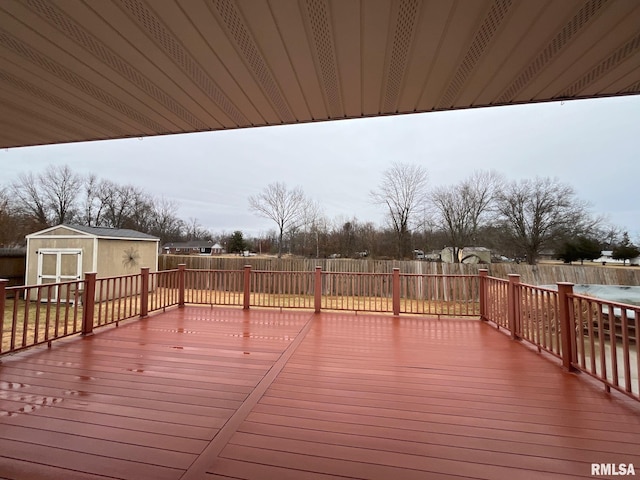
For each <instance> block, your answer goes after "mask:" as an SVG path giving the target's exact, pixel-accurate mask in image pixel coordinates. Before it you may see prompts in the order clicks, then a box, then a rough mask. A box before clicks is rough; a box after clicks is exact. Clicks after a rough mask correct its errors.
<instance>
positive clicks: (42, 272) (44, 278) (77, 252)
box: [37, 248, 82, 300]
mask: <svg viewBox="0 0 640 480" xmlns="http://www.w3.org/2000/svg"><path fill="white" fill-rule="evenodd" d="M37 254H38V285H46V284H50V283H61V282H71V281H75V280H80V278H82V250H81V249H79V248H41V249H40V250H38V252H37ZM65 291H66V290H65ZM58 293H59V292H58V287H55V288H54V290H53V291H52V292H51V300H57V299H58ZM63 296H64V295H63Z"/></svg>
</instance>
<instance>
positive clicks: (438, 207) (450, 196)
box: [431, 171, 502, 262]
mask: <svg viewBox="0 0 640 480" xmlns="http://www.w3.org/2000/svg"><path fill="white" fill-rule="evenodd" d="M501 182H502V179H501V178H500V176H499V175H498V174H497V173H495V172H482V171H477V172H474V173H473V174H472V175H471V176H470V177H469V178H467V179H465V180H463V181H461V182H460V183H458V184H456V185H452V186H449V187H438V188H436V189H435V190H434V191H433V192H432V194H431V201H432V203H433V206H434V208H435V211H436V220H437V223H438V226H439V227H440V228H441V229H442V230H444V231H445V232H447V236H448V237H449V242H451V247H452V248H453V258H454V261H456V262H457V261H458V252H459V251H460V249H461V248H463V247H465V246H471V245H472V244H475V243H476V242H477V235H478V229H479V227H480V224H481V222H482V221H483V219H484V218H485V217H486V216H487V215H488V214H489V212H490V211H491V206H492V203H493V201H494V199H495V195H496V192H497V189H498V187H499V186H500V185H501ZM475 246H477V245H475Z"/></svg>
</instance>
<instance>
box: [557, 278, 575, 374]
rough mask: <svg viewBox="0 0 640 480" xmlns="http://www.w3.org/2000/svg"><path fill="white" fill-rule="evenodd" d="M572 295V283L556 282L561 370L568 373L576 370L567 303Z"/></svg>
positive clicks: (570, 320)
mask: <svg viewBox="0 0 640 480" xmlns="http://www.w3.org/2000/svg"><path fill="white" fill-rule="evenodd" d="M571 294H573V283H570V282H558V314H559V315H560V335H561V339H560V340H561V342H562V368H564V369H565V370H567V371H569V372H574V371H576V370H577V369H576V368H575V367H574V366H573V363H572V362H573V360H574V355H575V344H574V342H573V339H574V338H575V336H574V335H572V334H571V331H572V329H573V328H574V327H573V322H572V319H571V309H570V308H569V302H572V301H573V300H572V299H571V298H570V295H571Z"/></svg>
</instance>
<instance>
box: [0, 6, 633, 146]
mask: <svg viewBox="0 0 640 480" xmlns="http://www.w3.org/2000/svg"><path fill="white" fill-rule="evenodd" d="M638 93H640V2H639V1H637V0H609V1H607V0H587V1H584V0H546V1H545V0H511V1H509V0H495V1H493V0H3V1H2V2H0V147H2V148H5V147H16V146H26V145H39V144H52V143H64V142H75V141H85V140H97V139H112V138H123V137H142V136H148V135H163V134H172V133H185V132H198V131H209V130H221V129H232V128H242V127H254V126H262V125H281V124H294V123H298V122H312V121H321V120H332V119H341V118H357V117H368V116H377V115H390V114H401V113H413V112H429V111H437V110H450V109H460V108H471V107H483V106H492V105H508V104H519V103H532V102H545V101H552V100H560V99H576V98H595V97H605V96H617V95H632V94H638Z"/></svg>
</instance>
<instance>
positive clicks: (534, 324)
mask: <svg viewBox="0 0 640 480" xmlns="http://www.w3.org/2000/svg"><path fill="white" fill-rule="evenodd" d="M480 311H481V314H480V317H481V319H483V320H488V321H491V322H493V323H495V324H496V326H497V328H499V329H500V328H502V329H505V330H508V331H509V332H510V334H511V337H512V338H513V339H514V340H521V341H525V342H527V343H530V344H532V345H534V346H535V347H536V348H537V349H538V351H545V352H547V353H549V354H551V355H553V356H555V357H557V358H559V359H560V360H561V362H562V365H563V367H564V368H565V369H566V370H569V371H580V372H583V373H586V374H588V375H590V376H592V377H594V378H596V379H598V380H600V381H601V382H603V384H604V385H605V389H606V390H607V391H610V390H611V389H615V390H617V391H620V392H622V393H624V394H625V395H628V396H630V397H631V398H634V399H636V400H640V380H639V379H638V372H639V371H640V355H639V351H640V347H639V339H638V326H639V322H640V320H639V319H640V306H636V305H626V304H624V303H619V302H611V301H606V300H601V299H598V298H593V297H588V296H585V295H579V294H575V293H573V284H571V283H567V282H559V283H558V285H557V289H551V288H542V287H536V286H533V285H527V284H524V283H520V277H519V275H510V276H509V279H508V280H504V279H500V278H495V277H489V276H488V272H487V271H481V272H480Z"/></svg>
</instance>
